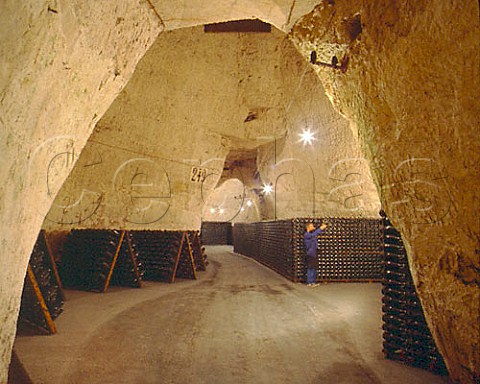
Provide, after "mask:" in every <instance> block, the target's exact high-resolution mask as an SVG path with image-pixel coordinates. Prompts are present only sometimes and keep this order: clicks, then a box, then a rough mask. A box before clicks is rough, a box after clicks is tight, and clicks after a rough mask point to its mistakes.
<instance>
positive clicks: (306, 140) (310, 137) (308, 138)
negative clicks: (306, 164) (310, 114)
mask: <svg viewBox="0 0 480 384" xmlns="http://www.w3.org/2000/svg"><path fill="white" fill-rule="evenodd" d="M298 136H300V140H298V141H301V142H302V143H303V145H307V144H308V145H312V143H313V141H314V140H317V139H316V138H315V133H313V132H311V131H310V129H307V130H303V131H302V133H299V134H298Z"/></svg>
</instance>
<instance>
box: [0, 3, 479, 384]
mask: <svg viewBox="0 0 480 384" xmlns="http://www.w3.org/2000/svg"><path fill="white" fill-rule="evenodd" d="M152 3H153V4H154V6H155V7H156V8H157V14H158V15H161V18H162V20H160V19H159V17H158V16H157V15H156V13H155V12H152V11H151V8H150V6H149V4H148V3H147V2H146V1H129V2H125V3H122V5H118V4H114V3H112V2H109V1H100V2H99V1H95V2H93V1H84V2H82V4H81V5H79V4H67V3H64V2H58V1H37V0H35V1H33V0H26V1H23V2H22V3H21V4H20V5H19V4H18V2H16V1H13V0H5V1H3V2H1V5H0V18H1V21H2V22H1V23H0V36H1V39H0V41H1V42H2V43H1V45H0V49H1V52H0V58H1V61H2V62H1V64H2V65H1V66H0V74H1V77H0V95H1V96H0V112H1V113H0V125H1V129H0V148H1V154H2V155H1V156H2V167H1V170H0V172H1V176H2V179H3V180H8V182H7V183H4V184H3V185H2V186H1V187H0V197H1V205H0V215H1V220H0V230H1V233H2V239H1V240H2V256H1V258H2V265H4V266H5V267H4V268H2V271H1V272H0V316H1V317H2V319H3V320H4V321H2V322H1V323H0V363H1V368H0V382H6V377H7V376H6V375H7V369H8V362H9V360H10V350H11V345H12V342H13V337H14V334H15V324H16V318H17V314H18V307H19V300H20V294H21V289H22V284H23V278H24V275H25V270H26V265H27V261H28V257H29V255H30V251H31V249H32V247H33V243H34V241H35V239H36V236H37V233H38V229H39V228H40V227H41V223H42V220H43V219H44V217H45V215H46V213H47V211H48V210H49V208H50V206H51V204H52V202H53V199H54V198H55V195H56V192H57V190H58V189H59V188H60V186H61V185H62V183H63V181H64V180H65V178H66V177H67V175H68V174H69V172H70V171H71V169H72V167H73V165H74V161H71V160H75V159H76V158H78V154H79V153H80V152H81V150H82V148H83V146H84V144H85V142H86V140H87V138H88V136H89V134H90V132H91V131H92V129H93V127H94V126H95V125H96V124H97V122H98V120H99V119H100V118H101V117H102V116H103V114H104V112H105V110H106V109H107V108H108V107H109V105H110V104H111V102H112V100H113V99H114V98H115V97H116V96H117V94H118V93H119V91H120V90H121V89H122V87H123V86H124V85H125V83H126V81H128V79H129V77H130V74H131V73H132V72H133V69H134V67H135V65H136V63H137V62H138V60H139V59H140V57H141V56H142V55H143V54H144V52H145V51H146V50H147V48H148V46H149V45H150V44H151V43H152V42H153V40H154V38H155V37H156V36H157V35H158V34H159V33H160V31H162V30H163V28H164V27H165V28H166V29H172V28H178V27H180V26H191V25H194V24H197V23H198V24H203V23H208V22H215V21H223V20H231V19H241V18H249V17H260V18H261V19H263V20H266V21H268V22H271V23H273V24H274V25H276V26H277V27H278V28H281V29H283V30H285V31H288V30H289V29H290V26H292V25H293V24H294V23H295V21H296V20H297V19H298V17H300V16H301V15H303V14H305V13H307V12H309V11H310V10H311V9H312V7H313V3H315V2H307V1H305V2H298V1H297V2H293V4H292V2H288V1H278V2H277V1H275V2H274V1H271V2H269V1H262V2H258V1H255V2H250V1H222V2H221V3H212V4H208V5H206V4H204V3H203V4H197V3H192V4H189V6H188V7H187V8H185V4H184V3H182V4H181V5H179V4H177V2H175V1H171V2H165V1H161V0H152ZM318 3H320V7H318V8H317V9H316V10H315V11H314V12H313V13H311V14H309V15H307V16H306V17H305V18H303V19H302V20H300V21H299V22H298V23H296V27H295V30H294V31H293V33H292V35H291V38H292V39H293V41H294V42H295V43H296V45H297V47H298V48H299V49H300V50H301V51H302V52H303V56H304V59H305V61H307V59H308V56H309V54H310V50H311V49H314V48H315V49H317V51H318V53H319V60H321V61H326V62H329V61H330V60H331V57H332V55H333V54H335V55H337V56H338V58H339V59H342V58H343V57H344V54H348V57H349V63H348V69H347V71H346V72H345V74H341V73H339V72H338V71H334V70H327V69H326V68H320V67H319V68H316V70H317V74H318V76H319V78H320V80H321V81H322V84H323V86H324V87H325V90H326V91H327V95H328V96H329V98H330V100H331V102H332V103H333V105H334V107H335V109H336V110H337V111H339V112H341V113H342V115H344V116H346V117H347V118H348V120H349V121H350V122H351V124H352V125H351V128H353V132H354V136H358V138H359V141H360V143H361V144H362V148H363V151H364V154H366V156H367V159H368V161H369V164H370V169H371V171H372V175H373V177H374V180H375V183H376V185H377V190H378V191H379V193H380V196H381V202H382V205H383V206H384V208H385V209H386V211H387V213H388V214H389V216H390V217H391V218H392V220H393V221H394V223H395V225H396V226H397V227H398V228H399V229H400V231H401V232H402V236H403V237H404V239H405V241H406V242H407V246H408V252H409V257H410V259H411V262H412V263H411V268H412V272H413V274H414V277H415V280H416V284H417V288H418V292H419V295H420V298H421V300H422V302H423V305H424V308H425V312H426V316H427V320H428V321H429V323H430V326H431V328H432V330H433V331H434V336H435V338H436V340H437V343H438V345H439V347H440V349H441V352H442V354H443V355H444V357H445V359H446V362H447V365H448V367H449V370H450V374H451V378H452V379H453V380H456V381H459V382H462V383H473V382H474V380H477V379H478V377H479V376H480V372H479V370H480V359H479V346H478V340H479V337H478V336H479V334H478V333H479V330H478V324H479V318H478V313H479V312H478V311H479V308H478V303H479V296H478V285H479V283H478V282H479V273H478V271H479V262H478V249H479V248H480V247H479V245H478V239H479V228H480V225H479V223H478V217H480V215H479V214H478V208H479V205H478V201H479V199H478V195H477V194H476V190H478V174H479V172H478V171H479V169H478V164H480V161H479V158H478V147H479V139H478V127H479V114H478V111H479V110H480V108H479V100H478V94H479V93H480V92H479V84H478V82H479V78H480V76H479V67H480V63H479V49H478V41H479V35H480V33H479V9H478V2H477V1H474V0H468V1H464V2H454V1H451V0H447V1H445V0H432V1H416V2H389V1H380V0H374V1H366V0H365V1H364V0H357V1H352V2H348V3H346V2H338V1H331V0H329V1H321V2H318ZM292 5H293V6H292ZM48 8H50V9H51V10H48ZM162 21H163V23H162ZM359 25H360V26H361V29H359V28H358V26H359ZM359 31H360V33H359ZM192 66H193V64H192ZM72 135H73V139H72V138H71V136H72ZM64 136H65V137H64ZM281 136H285V137H287V136H286V135H284V134H282V135H281ZM292 137H293V136H292ZM64 138H65V140H63V139H64ZM49 139H51V140H49ZM45 141H47V142H48V144H47V145H42V144H43V143H44V142H45ZM261 144H262V145H269V144H268V143H263V142H262V143H261ZM66 154H71V155H70V157H68V156H67V155H66ZM57 155H59V156H57ZM413 157H414V158H415V159H424V158H425V159H431V160H428V161H425V162H422V161H417V160H414V161H413V162H412V161H411V158H413ZM406 158H407V159H406ZM52 159H53V160H54V161H53V162H52ZM61 159H63V162H62V160H61ZM405 160H406V161H405ZM220 162H221V161H220ZM61 164H63V166H61ZM216 169H218V170H220V169H221V166H220V165H219V166H218V168H216ZM134 170H136V168H135V169H134ZM264 172H265V171H264ZM134 174H136V173H134ZM46 175H48V176H49V177H48V180H49V182H48V185H47V183H46V180H47V177H46ZM123 175H125V174H123ZM126 175H129V174H128V172H127V173H126ZM121 176H122V175H121ZM218 177H219V176H218ZM263 177H264V178H265V179H267V175H264V176H263ZM287 178H288V177H286V178H285V179H283V181H285V180H287ZM412 178H413V180H412ZM418 178H420V182H418ZM425 178H427V180H425ZM42 180H43V182H42ZM125 180H127V181H128V178H127V177H126V176H125ZM415 180H417V181H416V182H415ZM139 184H141V183H139ZM432 184H433V185H432ZM127 185H128V184H127ZM143 188H145V187H143ZM143 191H145V189H143ZM405 197H408V198H405ZM75 201H76V200H74V202H75ZM430 207H431V208H430ZM267 211H270V212H271V210H270V209H269V210H267Z"/></svg>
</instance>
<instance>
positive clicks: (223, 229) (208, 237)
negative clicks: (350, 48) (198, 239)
mask: <svg viewBox="0 0 480 384" xmlns="http://www.w3.org/2000/svg"><path fill="white" fill-rule="evenodd" d="M201 233H202V235H201V236H202V243H203V244H205V245H232V244H233V240H232V223H230V222H216V221H204V222H202V228H201Z"/></svg>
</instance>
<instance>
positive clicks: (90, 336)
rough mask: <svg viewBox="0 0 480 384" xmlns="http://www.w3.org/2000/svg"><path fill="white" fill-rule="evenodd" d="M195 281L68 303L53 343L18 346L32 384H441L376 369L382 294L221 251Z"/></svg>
mask: <svg viewBox="0 0 480 384" xmlns="http://www.w3.org/2000/svg"><path fill="white" fill-rule="evenodd" d="M207 253H208V256H209V260H210V265H209V266H208V271H207V272H202V273H200V274H199V280H197V281H186V280H182V281H178V282H176V283H175V284H162V283H153V282H147V283H145V286H144V287H143V288H142V289H123V288H114V289H112V290H110V291H109V292H108V293H106V294H103V295H102V294H93V293H88V292H75V291H70V292H68V301H67V303H66V305H65V311H64V313H63V314H62V315H61V316H60V317H59V318H58V319H57V321H56V325H57V327H58V330H59V333H58V334H57V335H54V336H19V337H17V340H16V343H15V350H16V352H17V354H18V356H19V358H20V359H21V361H22V362H23V364H24V365H25V368H26V369H27V371H28V372H29V373H30V375H31V378H32V379H33V381H34V383H48V384H56V383H58V384H66V383H88V384H94V383H103V384H105V383H222V384H227V383H249V384H251V383H322V384H352V383H353V384H355V383H359V384H360V383H361V384H380V383H388V384H395V383H398V384H400V383H405V384H407V383H408V384H417V383H418V384H428V383H433V384H436V383H438V384H440V383H445V382H446V380H444V379H442V378H440V377H438V376H435V375H432V374H430V373H428V372H425V371H422V370H419V369H415V368H411V367H407V366H404V365H402V364H399V363H396V362H392V361H388V360H384V359H383V356H382V339H381V292H380V290H381V286H380V284H343V283H338V284H325V285H320V286H318V287H315V288H310V287H306V286H304V285H301V284H294V283H291V282H289V281H287V280H285V279H284V278H283V277H281V276H279V275H278V274H276V273H275V272H272V271H271V270H269V269H267V268H265V267H263V266H261V265H259V264H257V263H256V262H254V261H252V260H250V259H248V258H245V257H243V256H240V255H236V254H234V253H233V252H232V251H231V248H230V247H220V246H218V247H208V248H207Z"/></svg>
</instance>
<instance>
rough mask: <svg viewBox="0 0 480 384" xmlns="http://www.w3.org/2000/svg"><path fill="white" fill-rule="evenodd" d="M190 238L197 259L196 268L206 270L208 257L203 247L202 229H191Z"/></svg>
mask: <svg viewBox="0 0 480 384" xmlns="http://www.w3.org/2000/svg"><path fill="white" fill-rule="evenodd" d="M188 238H189V240H190V244H191V246H192V254H193V260H194V261H195V268H196V270H197V271H205V270H206V269H207V268H206V258H205V253H204V250H205V248H203V247H202V242H201V239H200V231H189V232H188Z"/></svg>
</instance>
